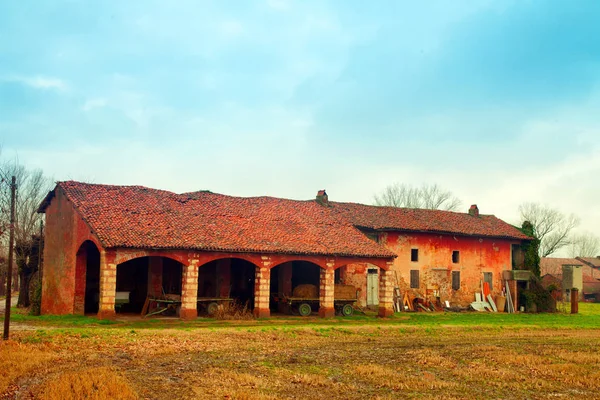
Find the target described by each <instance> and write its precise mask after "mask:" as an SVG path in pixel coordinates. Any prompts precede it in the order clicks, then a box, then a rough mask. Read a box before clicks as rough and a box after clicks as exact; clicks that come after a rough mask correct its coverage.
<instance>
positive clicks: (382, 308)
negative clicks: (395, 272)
mask: <svg viewBox="0 0 600 400" xmlns="http://www.w3.org/2000/svg"><path fill="white" fill-rule="evenodd" d="M392 314H394V284H393V281H392V271H386V270H384V269H379V316H380V317H389V316H390V315H392Z"/></svg>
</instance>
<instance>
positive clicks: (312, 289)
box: [292, 283, 319, 299]
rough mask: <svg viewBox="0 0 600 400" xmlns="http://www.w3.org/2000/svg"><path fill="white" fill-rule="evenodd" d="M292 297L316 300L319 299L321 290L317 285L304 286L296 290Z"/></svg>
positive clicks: (299, 286)
mask: <svg viewBox="0 0 600 400" xmlns="http://www.w3.org/2000/svg"><path fill="white" fill-rule="evenodd" d="M292 297H300V298H302V299H316V298H318V297H319V290H318V289H317V287H316V286H315V285H311V284H308V283H306V284H303V285H298V286H296V287H295V288H294V291H293V293H292Z"/></svg>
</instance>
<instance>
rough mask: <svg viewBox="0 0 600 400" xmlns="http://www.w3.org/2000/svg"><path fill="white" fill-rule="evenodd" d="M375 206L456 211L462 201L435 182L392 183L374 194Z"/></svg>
mask: <svg viewBox="0 0 600 400" xmlns="http://www.w3.org/2000/svg"><path fill="white" fill-rule="evenodd" d="M374 204H375V205H376V206H390V207H406V208H426V209H430V210H447V211H458V210H460V207H461V205H462V202H461V201H460V200H459V199H458V198H457V197H456V196H454V195H453V194H452V192H450V191H448V190H444V189H442V188H441V187H440V186H438V185H437V184H433V185H427V184H424V185H422V186H420V187H415V186H411V185H407V184H401V183H394V184H392V185H389V186H387V187H386V188H385V189H383V191H382V192H381V193H379V194H376V195H375V196H374Z"/></svg>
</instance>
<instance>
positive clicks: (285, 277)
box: [277, 261, 292, 314]
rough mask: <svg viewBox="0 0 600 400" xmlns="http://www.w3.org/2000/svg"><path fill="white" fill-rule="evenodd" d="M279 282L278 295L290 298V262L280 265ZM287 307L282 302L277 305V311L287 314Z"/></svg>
mask: <svg viewBox="0 0 600 400" xmlns="http://www.w3.org/2000/svg"><path fill="white" fill-rule="evenodd" d="M278 268H279V274H278V277H279V281H278V285H277V287H278V293H277V294H279V295H284V296H291V295H292V262H291V261H290V262H286V263H283V264H281V265H280V266H279V267H278ZM289 308H290V307H289V305H288V304H285V303H283V302H279V303H277V309H278V310H279V312H280V313H285V314H288V313H289V311H290V309H289Z"/></svg>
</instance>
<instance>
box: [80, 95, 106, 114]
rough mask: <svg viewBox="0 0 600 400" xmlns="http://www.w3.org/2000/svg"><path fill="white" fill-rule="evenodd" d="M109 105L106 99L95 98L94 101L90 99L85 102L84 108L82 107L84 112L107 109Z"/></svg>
mask: <svg viewBox="0 0 600 400" xmlns="http://www.w3.org/2000/svg"><path fill="white" fill-rule="evenodd" d="M106 104H107V101H106V99H104V98H101V97H100V98H93V99H88V100H86V101H85V103H84V104H83V106H81V109H82V110H83V111H86V112H87V111H91V110H93V109H94V108H102V107H105V106H106Z"/></svg>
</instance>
